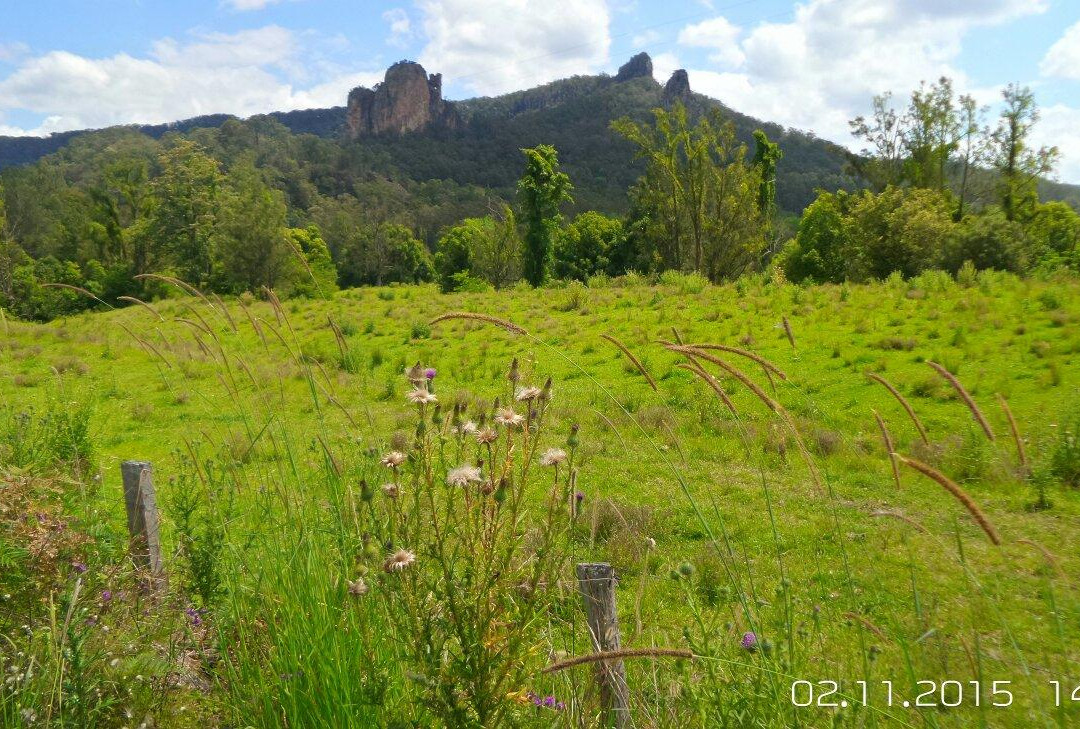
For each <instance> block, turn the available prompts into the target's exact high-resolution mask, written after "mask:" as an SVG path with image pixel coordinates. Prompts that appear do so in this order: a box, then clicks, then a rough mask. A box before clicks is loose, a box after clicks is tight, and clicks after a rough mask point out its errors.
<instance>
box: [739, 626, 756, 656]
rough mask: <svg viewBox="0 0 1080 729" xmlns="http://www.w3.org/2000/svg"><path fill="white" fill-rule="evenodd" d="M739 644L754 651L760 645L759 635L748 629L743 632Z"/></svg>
mask: <svg viewBox="0 0 1080 729" xmlns="http://www.w3.org/2000/svg"><path fill="white" fill-rule="evenodd" d="M739 645H741V646H742V647H743V648H745V649H746V650H748V651H750V652H751V653H753V652H754V651H756V650H757V646H758V640H757V635H756V634H755V633H754V632H753V631H747V632H746V633H743V637H742V640H741V641H739Z"/></svg>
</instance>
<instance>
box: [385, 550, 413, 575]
mask: <svg viewBox="0 0 1080 729" xmlns="http://www.w3.org/2000/svg"><path fill="white" fill-rule="evenodd" d="M415 561H416V555H415V554H413V553H412V552H410V551H409V550H407V549H399V550H398V551H396V552H394V553H393V554H391V555H390V557H389V559H387V560H386V562H384V563H383V569H384V570H386V571H387V572H400V571H401V570H403V569H405V568H406V567H408V566H409V565H411V564H412V563H413V562H415Z"/></svg>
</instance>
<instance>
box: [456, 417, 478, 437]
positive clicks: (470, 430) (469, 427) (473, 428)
mask: <svg viewBox="0 0 1080 729" xmlns="http://www.w3.org/2000/svg"><path fill="white" fill-rule="evenodd" d="M454 430H455V432H457V433H458V434H459V435H476V433H477V431H478V430H479V428H478V427H477V425H476V423H474V422H473V421H471V420H467V421H465V422H464V423H462V424H461V425H459V426H457V427H456V428H455V429H454Z"/></svg>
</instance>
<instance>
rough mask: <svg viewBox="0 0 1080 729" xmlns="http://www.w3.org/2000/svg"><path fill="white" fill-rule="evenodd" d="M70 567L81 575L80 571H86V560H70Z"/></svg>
mask: <svg viewBox="0 0 1080 729" xmlns="http://www.w3.org/2000/svg"><path fill="white" fill-rule="evenodd" d="M71 568H72V569H73V570H75V571H76V572H78V573H79V574H80V575H81V574H82V573H84V572H86V562H78V561H76V562H72V563H71Z"/></svg>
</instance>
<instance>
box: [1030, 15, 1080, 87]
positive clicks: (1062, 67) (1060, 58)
mask: <svg viewBox="0 0 1080 729" xmlns="http://www.w3.org/2000/svg"><path fill="white" fill-rule="evenodd" d="M1039 71H1040V72H1041V73H1042V75H1044V76H1058V77H1060V78H1069V79H1074V80H1077V81H1080V23H1075V24H1074V25H1072V26H1071V27H1070V28H1069V29H1068V30H1066V31H1065V34H1064V35H1063V36H1061V38H1059V39H1058V41H1057V42H1056V43H1055V44H1054V45H1052V46H1050V50H1048V51H1047V52H1046V55H1045V56H1044V57H1043V59H1042V63H1040V64H1039Z"/></svg>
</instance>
